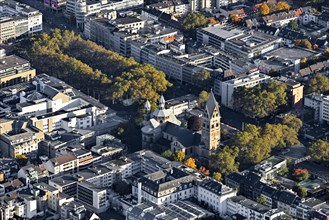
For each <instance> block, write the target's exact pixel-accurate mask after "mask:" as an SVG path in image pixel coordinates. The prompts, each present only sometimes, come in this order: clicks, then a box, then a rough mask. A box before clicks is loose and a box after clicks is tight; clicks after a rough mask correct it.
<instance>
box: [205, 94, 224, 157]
mask: <svg viewBox="0 0 329 220" xmlns="http://www.w3.org/2000/svg"><path fill="white" fill-rule="evenodd" d="M202 121H203V125H202V140H203V143H204V145H205V148H206V149H207V150H209V151H214V150H217V148H218V147H219V144H220V112H219V105H218V103H217V101H216V98H215V96H214V93H213V92H212V91H211V92H210V94H209V98H208V101H207V103H206V106H205V109H204V112H203V116H202Z"/></svg>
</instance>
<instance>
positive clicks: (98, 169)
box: [75, 165, 114, 187]
mask: <svg viewBox="0 0 329 220" xmlns="http://www.w3.org/2000/svg"><path fill="white" fill-rule="evenodd" d="M75 176H76V177H77V178H81V177H83V179H84V180H85V181H87V182H89V183H91V184H93V185H95V186H98V187H111V186H112V184H113V183H114V172H113V171H112V170H111V169H109V168H108V167H106V166H103V165H98V166H95V167H93V168H89V169H85V170H83V171H79V172H77V173H76V174H75Z"/></svg>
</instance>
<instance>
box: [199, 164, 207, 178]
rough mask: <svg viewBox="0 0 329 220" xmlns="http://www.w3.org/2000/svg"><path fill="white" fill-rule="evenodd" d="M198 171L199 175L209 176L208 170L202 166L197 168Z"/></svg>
mask: <svg viewBox="0 0 329 220" xmlns="http://www.w3.org/2000/svg"><path fill="white" fill-rule="evenodd" d="M199 171H200V172H201V173H203V174H204V175H207V176H208V175H209V173H210V172H209V170H207V169H206V168H205V167H204V166H201V167H200V168H199Z"/></svg>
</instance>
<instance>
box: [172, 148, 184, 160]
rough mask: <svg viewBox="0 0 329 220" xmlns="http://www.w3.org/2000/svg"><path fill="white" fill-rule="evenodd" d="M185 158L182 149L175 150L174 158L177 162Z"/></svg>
mask: <svg viewBox="0 0 329 220" xmlns="http://www.w3.org/2000/svg"><path fill="white" fill-rule="evenodd" d="M184 159H185V152H184V151H182V150H178V151H176V152H175V154H174V160H176V161H178V162H183V161H184Z"/></svg>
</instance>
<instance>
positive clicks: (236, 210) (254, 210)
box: [227, 196, 284, 220]
mask: <svg viewBox="0 0 329 220" xmlns="http://www.w3.org/2000/svg"><path fill="white" fill-rule="evenodd" d="M227 213H228V214H229V215H235V214H239V215H241V216H243V217H245V218H246V219H254V220H272V219H275V218H277V217H279V216H281V215H284V212H283V211H280V210H277V209H270V208H268V207H266V206H264V205H261V204H259V203H257V202H255V201H253V200H250V199H247V198H245V197H244V196H235V197H231V198H228V200H227Z"/></svg>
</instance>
